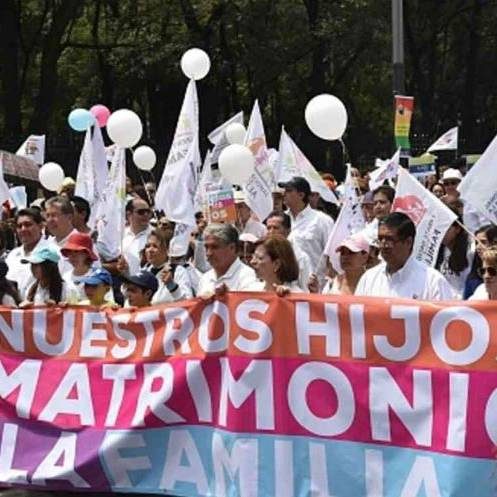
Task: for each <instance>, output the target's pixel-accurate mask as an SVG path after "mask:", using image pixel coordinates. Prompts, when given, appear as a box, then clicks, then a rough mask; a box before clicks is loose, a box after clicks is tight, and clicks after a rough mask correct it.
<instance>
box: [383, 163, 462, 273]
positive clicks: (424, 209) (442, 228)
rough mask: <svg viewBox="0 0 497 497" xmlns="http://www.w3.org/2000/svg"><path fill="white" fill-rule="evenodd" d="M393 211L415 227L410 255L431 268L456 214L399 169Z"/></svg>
mask: <svg viewBox="0 0 497 497" xmlns="http://www.w3.org/2000/svg"><path fill="white" fill-rule="evenodd" d="M392 212H403V213H404V214H407V215H408V216H409V217H410V218H411V219H412V221H413V223H414V224H415V225H416V239H415V240H414V247H413V254H414V256H415V258H416V259H417V260H418V261H421V262H424V263H425V264H428V266H434V265H435V263H436V261H437V254H438V249H439V248H440V244H441V243H442V239H443V237H444V235H445V233H446V231H447V230H448V229H449V228H450V227H451V225H452V223H453V222H454V221H455V220H456V219H457V216H456V214H455V213H454V212H453V211H451V210H450V209H449V208H448V207H447V206H446V205H445V204H444V203H443V202H442V201H441V200H439V199H438V198H437V197H435V195H433V194H432V193H431V192H430V191H429V190H427V189H426V188H425V187H424V186H423V185H422V184H421V183H420V182H419V181H418V180H417V179H416V178H415V177H414V176H412V175H411V174H409V173H408V172H407V171H405V170H404V169H402V168H399V180H398V182H397V189H396V193H395V198H394V200H393V205H392Z"/></svg>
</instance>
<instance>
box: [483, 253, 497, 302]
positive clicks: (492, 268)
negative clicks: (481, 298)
mask: <svg viewBox="0 0 497 497" xmlns="http://www.w3.org/2000/svg"><path fill="white" fill-rule="evenodd" d="M493 262H495V261H493ZM481 271H482V272H481V274H482V277H483V283H485V288H486V289H487V292H488V293H489V294H491V295H496V294H497V266H496V265H495V264H491V263H490V261H488V260H486V259H483V265H482V270H481Z"/></svg>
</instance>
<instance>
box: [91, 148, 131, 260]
mask: <svg viewBox="0 0 497 497" xmlns="http://www.w3.org/2000/svg"><path fill="white" fill-rule="evenodd" d="M125 211H126V151H125V150H124V149H123V148H116V150H115V153H114V157H113V158H112V164H111V166H110V171H109V175H108V177H107V182H106V185H105V188H104V191H103V193H102V199H101V201H100V203H99V205H98V211H97V213H96V220H95V221H96V226H97V249H98V252H99V253H100V254H102V255H103V256H104V258H105V259H106V260H111V259H114V258H116V257H118V256H119V254H120V253H121V240H122V238H123V235H124V218H125Z"/></svg>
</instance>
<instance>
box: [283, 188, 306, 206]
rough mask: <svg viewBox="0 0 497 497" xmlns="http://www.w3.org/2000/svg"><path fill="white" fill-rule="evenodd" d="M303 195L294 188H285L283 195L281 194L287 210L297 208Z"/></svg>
mask: <svg viewBox="0 0 497 497" xmlns="http://www.w3.org/2000/svg"><path fill="white" fill-rule="evenodd" d="M302 196H303V194H302V193H300V192H298V191H297V190H295V188H285V193H284V194H283V201H284V202H285V205H286V206H287V207H288V208H289V209H293V208H295V207H298V206H299V205H300V203H301V202H302Z"/></svg>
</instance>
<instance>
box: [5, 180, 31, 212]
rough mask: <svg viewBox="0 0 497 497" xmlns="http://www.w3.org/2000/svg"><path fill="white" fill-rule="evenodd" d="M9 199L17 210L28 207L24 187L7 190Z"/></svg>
mask: <svg viewBox="0 0 497 497" xmlns="http://www.w3.org/2000/svg"><path fill="white" fill-rule="evenodd" d="M9 194H10V198H11V199H12V202H13V204H14V206H15V207H16V208H17V209H25V208H26V207H27V205H28V194H27V193H26V187H25V186H13V187H12V188H9Z"/></svg>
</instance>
